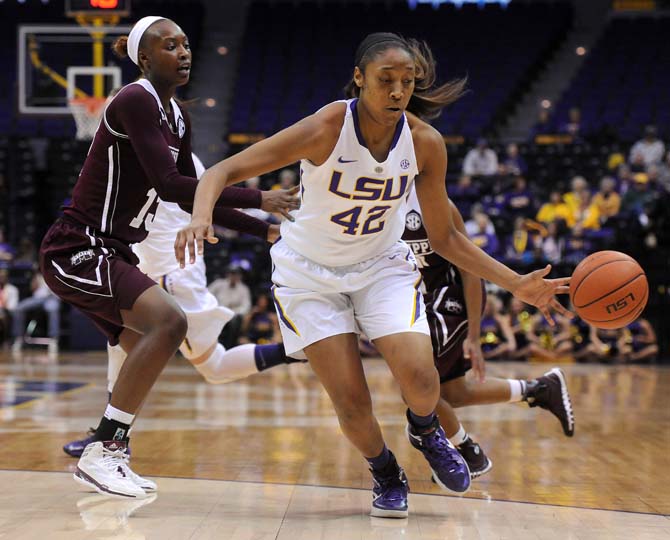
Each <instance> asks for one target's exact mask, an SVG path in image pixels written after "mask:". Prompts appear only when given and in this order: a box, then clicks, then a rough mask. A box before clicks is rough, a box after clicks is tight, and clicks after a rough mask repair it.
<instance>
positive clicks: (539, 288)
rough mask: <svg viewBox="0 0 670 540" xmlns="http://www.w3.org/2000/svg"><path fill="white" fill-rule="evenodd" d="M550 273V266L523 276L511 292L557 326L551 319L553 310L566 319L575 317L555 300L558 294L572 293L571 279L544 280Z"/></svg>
mask: <svg viewBox="0 0 670 540" xmlns="http://www.w3.org/2000/svg"><path fill="white" fill-rule="evenodd" d="M549 272H551V265H550V264H548V265H547V266H545V267H544V268H543V269H542V270H535V271H534V272H531V273H530V274H524V275H522V276H521V278H520V279H519V282H518V284H517V286H516V287H515V288H514V290H513V291H510V292H511V293H512V294H513V295H514V296H516V297H517V298H518V299H519V300H521V301H522V302H525V303H526V304H530V305H531V306H535V307H536V308H538V309H539V310H540V313H542V315H544V318H545V319H547V322H548V323H549V325H550V326H555V324H556V323H555V322H554V320H553V319H552V317H551V311H552V310H553V311H556V312H558V313H560V314H561V315H565V316H566V317H569V318H572V317H573V314H572V313H571V312H570V311H568V310H567V309H565V308H564V307H563V306H562V305H561V303H560V302H559V301H558V300H556V298H555V295H556V294H566V293H568V292H569V291H570V287H569V286H568V285H569V284H570V278H569V277H566V278H556V279H544V277H545V276H546V275H548V274H549Z"/></svg>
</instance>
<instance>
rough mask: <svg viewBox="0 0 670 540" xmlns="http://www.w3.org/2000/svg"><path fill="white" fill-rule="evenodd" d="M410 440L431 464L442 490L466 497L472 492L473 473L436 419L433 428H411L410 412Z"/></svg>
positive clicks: (408, 431) (408, 430)
mask: <svg viewBox="0 0 670 540" xmlns="http://www.w3.org/2000/svg"><path fill="white" fill-rule="evenodd" d="M407 420H408V424H407V438H408V439H409V442H410V444H411V445H412V446H413V447H414V448H416V449H417V450H419V451H420V452H421V453H422V454H423V457H425V458H426V461H428V465H430V469H431V471H432V472H433V480H435V483H436V484H437V485H438V486H440V487H441V488H442V489H446V490H447V491H453V492H455V493H465V492H466V491H468V489H470V469H469V468H468V464H467V462H466V461H465V459H463V456H461V454H460V453H459V451H458V450H457V449H456V447H455V446H454V445H453V444H451V443H450V442H449V439H447V437H446V435H445V434H444V430H443V429H442V427H440V422H439V420H438V419H437V416H436V417H435V419H434V420H433V422H432V424H431V425H430V426H428V427H426V428H423V429H418V428H416V427H414V426H413V425H412V422H411V421H410V419H409V410H408V411H407Z"/></svg>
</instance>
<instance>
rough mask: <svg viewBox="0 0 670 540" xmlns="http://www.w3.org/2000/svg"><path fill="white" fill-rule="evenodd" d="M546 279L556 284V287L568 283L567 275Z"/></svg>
mask: <svg viewBox="0 0 670 540" xmlns="http://www.w3.org/2000/svg"><path fill="white" fill-rule="evenodd" d="M547 281H550V282H551V283H552V284H553V285H556V286H557V287H564V286H566V285H570V278H569V277H561V278H554V279H548V280H547Z"/></svg>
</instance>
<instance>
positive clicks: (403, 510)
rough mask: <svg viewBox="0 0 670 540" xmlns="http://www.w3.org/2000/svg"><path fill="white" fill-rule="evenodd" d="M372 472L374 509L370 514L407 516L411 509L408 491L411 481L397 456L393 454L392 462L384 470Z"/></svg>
mask: <svg viewBox="0 0 670 540" xmlns="http://www.w3.org/2000/svg"><path fill="white" fill-rule="evenodd" d="M370 472H371V473H372V481H373V486H372V509H371V510H370V515H371V516H373V517H382V518H406V517H407V515H408V513H409V510H408V505H407V493H408V492H409V483H408V482H407V477H406V476H405V471H403V469H402V467H401V466H400V465H398V462H397V461H396V460H395V456H394V455H393V454H391V462H390V463H389V464H388V465H387V466H386V467H385V469H384V471H375V470H373V469H370Z"/></svg>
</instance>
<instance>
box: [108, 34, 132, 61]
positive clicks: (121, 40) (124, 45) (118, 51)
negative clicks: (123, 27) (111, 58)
mask: <svg viewBox="0 0 670 540" xmlns="http://www.w3.org/2000/svg"><path fill="white" fill-rule="evenodd" d="M112 51H114V54H115V55H116V56H118V57H119V58H125V57H127V56H128V36H119V37H118V38H116V40H114V43H112Z"/></svg>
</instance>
